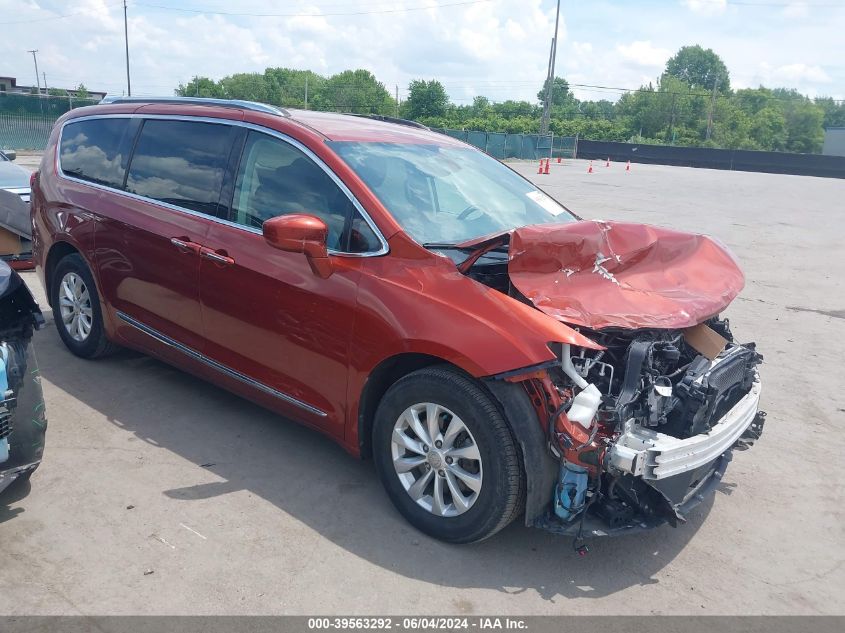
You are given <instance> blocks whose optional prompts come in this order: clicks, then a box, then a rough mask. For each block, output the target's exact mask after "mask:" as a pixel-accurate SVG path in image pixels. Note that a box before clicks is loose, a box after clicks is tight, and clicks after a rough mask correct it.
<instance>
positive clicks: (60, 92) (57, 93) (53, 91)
mask: <svg viewBox="0 0 845 633" xmlns="http://www.w3.org/2000/svg"><path fill="white" fill-rule="evenodd" d="M47 94H48V95H50V96H51V97H66V96H67V90H65V89H64V88H50V89H49V90H48V91H47Z"/></svg>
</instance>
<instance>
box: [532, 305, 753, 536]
mask: <svg viewBox="0 0 845 633" xmlns="http://www.w3.org/2000/svg"><path fill="white" fill-rule="evenodd" d="M702 333H705V334H706V335H707V343H708V344H704V343H703V342H702ZM590 335H591V337H592V338H593V339H594V340H597V341H598V342H600V343H601V344H602V345H603V346H604V347H605V349H604V350H602V351H598V352H596V351H593V350H583V349H581V350H574V349H573V348H571V347H570V346H568V345H558V346H557V352H558V354H559V358H560V363H559V365H558V366H556V367H552V368H549V369H547V370H546V375H545V376H544V378H543V379H542V380H539V381H534V383H533V384H532V385H530V386H527V388H528V389H529V391H530V392H531V395H532V396H533V400H534V401H535V402H537V401H539V402H540V404H541V406H540V407H539V408H538V413H540V412H541V413H542V414H543V415H544V416H545V417H546V420H547V424H548V446H549V450H551V451H552V452H553V454H554V455H555V456H556V457H557V458H558V459H559V460H560V477H559V480H558V483H557V486H556V487H555V490H554V493H553V500H552V503H551V505H550V508H549V511H548V512H547V513H545V514H544V515H543V516H541V517H539V518H538V519H537V520H536V525H538V526H539V527H544V528H546V529H551V530H553V531H555V532H559V533H564V534H571V535H575V536H579V537H581V536H584V537H586V536H603V535H608V534H614V533H619V532H628V531H631V530H636V529H642V528H648V527H654V526H656V525H659V524H661V523H664V522H669V523H670V524H672V525H673V526H674V525H677V524H678V523H682V522H684V521H685V520H686V516H687V514H688V513H689V511H690V510H691V509H692V508H693V507H694V506H695V505H697V504H698V503H699V502H701V501H702V500H703V499H704V498H705V497H706V496H707V495H708V494H709V493H711V492H712V491H713V490H714V489H715V487H716V485H717V484H718V482H719V480H720V479H721V477H722V474H723V473H724V470H725V467H726V465H727V463H728V462H729V461H730V458H731V451H732V449H734V448H737V449H745V448H747V447H748V446H750V445H751V443H753V441H754V440H756V439H758V438H759V437H760V434H761V432H762V428H763V423H764V420H765V413H763V412H762V411H759V410H758V404H759V400H760V381H759V376H758V372H757V367H758V365H759V363H760V361H761V360H762V357H761V356H760V354H758V353H757V351H756V350H755V347H754V344H753V343H751V344H746V345H740V344H737V343H735V342H734V341H733V336H732V335H731V332H730V329H729V325H728V322H727V320H719V319H716V318H713V319H710V320H708V321H707V322H706V323H704V324H701V325H699V326H697V327H695V328H690V329H687V330H639V331H633V332H632V331H623V330H618V331H613V330H608V331H602V332H591V333H589V334H588V336H590ZM552 409H553V410H554V412H553V413H552V414H551V415H549V414H548V413H547V412H548V411H550V410H552Z"/></svg>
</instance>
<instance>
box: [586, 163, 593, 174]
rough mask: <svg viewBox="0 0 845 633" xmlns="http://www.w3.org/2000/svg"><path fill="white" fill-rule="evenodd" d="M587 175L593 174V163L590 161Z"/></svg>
mask: <svg viewBox="0 0 845 633" xmlns="http://www.w3.org/2000/svg"><path fill="white" fill-rule="evenodd" d="M587 173H588V174H592V173H593V161H590V166H589V167H588V168H587Z"/></svg>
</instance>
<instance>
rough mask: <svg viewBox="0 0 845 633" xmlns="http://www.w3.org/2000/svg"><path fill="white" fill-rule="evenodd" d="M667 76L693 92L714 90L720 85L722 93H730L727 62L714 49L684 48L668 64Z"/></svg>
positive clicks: (697, 46)
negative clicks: (674, 78)
mask: <svg viewBox="0 0 845 633" xmlns="http://www.w3.org/2000/svg"><path fill="white" fill-rule="evenodd" d="M664 74H666V75H671V76H672V77H677V78H678V79H680V80H681V81H683V82H685V83H687V84H689V86H690V87H691V88H692V89H693V90H702V89H703V90H712V89H713V86H716V85H718V90H719V91H720V92H722V93H727V92H730V89H731V79H730V74H729V73H728V68H727V66H725V62H723V61H722V58H721V57H719V56H718V55H717V54H716V53H714V52H713V49H711V48H708V49H704V48H702V47H701V46H699V45H698V44H696V45H695V46H684V47H682V48H681V49H680V50H679V51H678V52H677V53H675V55H674V56H673V57H671V58H670V59H669V61H668V62H666V71H665V73H664Z"/></svg>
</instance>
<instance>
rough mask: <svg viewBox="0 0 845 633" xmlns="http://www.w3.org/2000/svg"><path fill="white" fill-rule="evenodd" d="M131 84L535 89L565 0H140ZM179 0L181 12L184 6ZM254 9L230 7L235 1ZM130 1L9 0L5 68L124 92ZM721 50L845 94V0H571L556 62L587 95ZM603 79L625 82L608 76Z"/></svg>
mask: <svg viewBox="0 0 845 633" xmlns="http://www.w3.org/2000/svg"><path fill="white" fill-rule="evenodd" d="M128 5H129V9H128V14H129V22H128V27H129V47H130V63H131V78H132V92H133V94H137V95H171V94H173V89H174V88H175V87H176V86H177V85H178V84H179V83H180V82H187V81H189V80H190V79H191V77H193V76H194V75H200V76H207V77H211V78H213V79H220V78H221V77H224V76H226V75H229V74H232V73H236V72H261V71H263V70H264V69H265V68H267V67H269V66H273V67H275V66H282V67H290V68H298V69H310V70H313V71H315V72H317V73H320V74H324V75H330V74H333V73H336V72H340V71H342V70H345V69H349V68H366V69H367V70H369V71H371V72H372V73H373V74H375V76H376V77H377V78H378V79H379V80H380V81H381V82H382V83H384V84H385V86H386V87H387V88H388V90H390V92H391V94H393V93H394V91H395V90H396V87H397V86H398V88H399V93H400V96H404V95H405V94H407V86H408V83H409V82H410V81H411V80H412V79H432V78H436V79H438V80H440V81H441V83H443V84H444V86H445V87H446V90H447V92H448V93H449V95H450V97H451V98H452V100H453V101H454V102H456V103H459V104H463V103H470V102H471V101H472V98H473V97H474V96H476V95H485V96H487V97H488V98H490V99H491V100H493V101H504V100H506V99H526V100H529V101H536V94H537V92H538V90H539V89H540V87H541V86H542V83H543V80H544V78H545V76H546V72H547V64H548V55H549V45H550V43H551V38H552V36H553V33H554V15H555V1H554V0H393V1H389V0H302V1H299V0H285V1H282V0H276V1H273V0H237V1H232V0H128ZM175 9H179V10H175ZM235 13H237V14H252V15H233V14H235ZM123 29H124V23H123V2H122V0H64V1H59V0H0V75H3V76H6V75H10V76H13V77H17V78H18V83H19V84H27V85H30V84H33V83H34V80H35V71H34V66H33V60H32V55H31V54H30V53H28V52H27V50H28V49H38V66H39V70H40V71H43V72H44V73H46V79H47V83H48V86H50V87H54V86H55V87H63V88H73V87H76V86H77V85H78V84H80V83H84V84H85V85H86V86H87V87H88V88H89V89H91V90H102V91H107V92H109V93H113V94H123V93H124V91H125V90H126V69H125V58H124V32H123ZM689 44H700V45H702V46H704V47H705V48H712V49H713V50H714V51H715V52H716V53H717V54H719V55H720V56H721V57H722V59H723V60H724V61H725V63H726V64H727V66H728V70H729V71H730V74H731V82H732V86H733V87H734V88H742V87H756V86H758V85H760V84H763V85H766V86H768V87H788V88H796V89H797V90H799V91H800V92H802V93H804V94H808V95H810V96H832V97H834V98H836V99H843V98H845V55H843V53H845V0H804V1H789V0H627V1H625V0H595V1H587V2H585V1H583V0H580V1H577V2H576V1H574V0H563V2H562V3H561V18H560V35H559V44H558V49H557V56H556V73H555V74H556V75H557V76H562V77H565V78H566V79H567V80H568V81H569V82H570V83H571V84H573V85H574V90H575V92H576V94H577V96H578V97H579V98H581V99H602V98H607V99H610V100H615V99H616V98H618V97H619V95H620V94H621V91H620V89H623V88H637V87H639V86H640V85H643V84H647V83H648V82H650V81H651V82H654V81H655V80H656V78H657V77H658V76H659V75H660V73H661V72H662V70H663V68H664V66H665V63H666V60H667V59H668V58H669V57H670V56H671V55H672V54H674V53H675V52H676V51H677V50H678V49H679V48H680V47H681V46H684V45H689ZM595 86H606V87H610V88H612V90H608V89H603V88H597V87H595Z"/></svg>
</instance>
